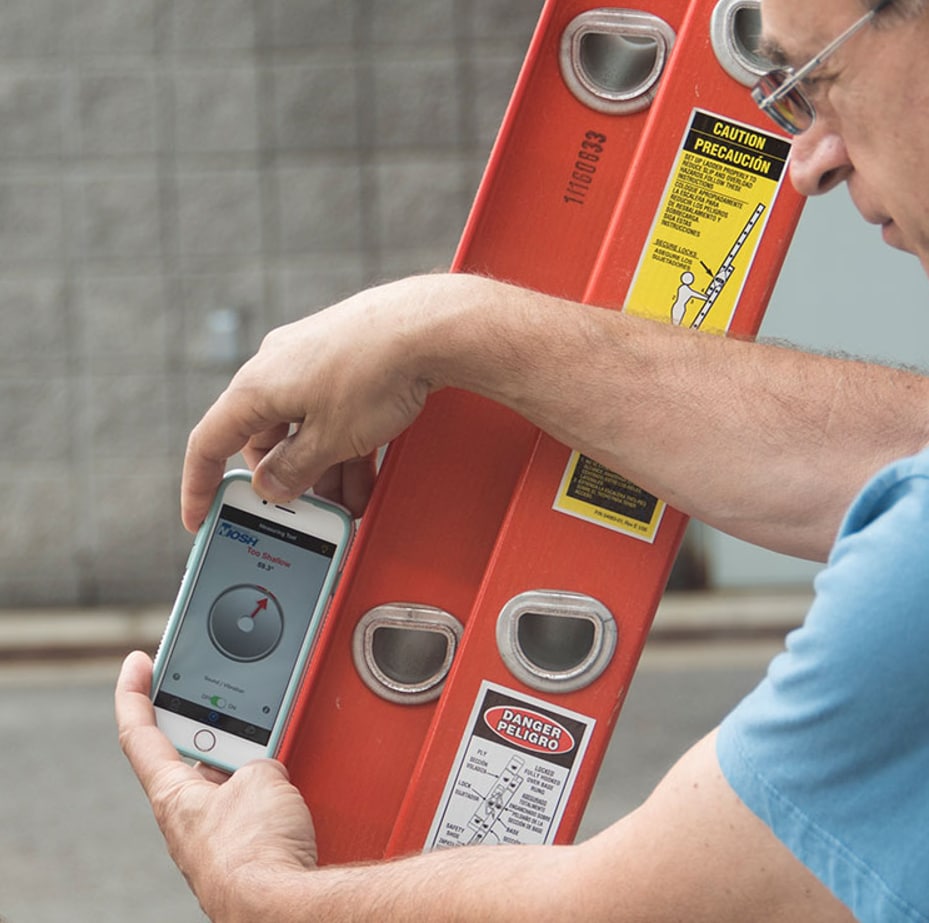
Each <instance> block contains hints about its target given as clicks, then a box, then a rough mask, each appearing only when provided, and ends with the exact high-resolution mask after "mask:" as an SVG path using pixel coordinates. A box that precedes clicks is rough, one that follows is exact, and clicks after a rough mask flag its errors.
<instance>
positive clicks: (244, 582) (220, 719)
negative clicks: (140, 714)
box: [154, 505, 336, 744]
mask: <svg viewBox="0 0 929 923" xmlns="http://www.w3.org/2000/svg"><path fill="white" fill-rule="evenodd" d="M335 552H336V545H335V544H334V543H333V542H330V541H327V540H325V539H322V538H318V537H317V536H314V535H308V534H306V533H303V532H298V531H296V530H294V529H291V528H289V527H288V526H286V525H283V524H281V523H279V522H273V521H271V520H269V519H264V518H262V517H261V516H257V515H255V514H253V513H249V512H246V511H244V510H240V509H236V508H234V507H231V506H228V505H224V506H223V507H222V508H221V510H220V513H219V518H218V520H217V523H216V526H215V528H214V530H213V533H212V535H211V537H210V543H209V546H208V548H207V549H206V552H205V554H204V556H203V559H202V562H201V567H200V572H199V575H198V577H197V581H196V585H195V586H194V588H193V591H192V592H191V595H190V599H189V601H188V605H187V609H186V611H185V613H184V617H183V621H182V623H181V626H180V629H179V630H178V633H177V635H176V637H175V641H174V646H173V648H172V650H171V652H170V654H169V656H168V661H167V664H166V666H165V668H164V671H163V674H162V680H161V684H160V687H159V689H158V690H157V692H156V695H155V700H154V701H155V705H156V706H158V707H159V708H163V709H165V710H166V711H170V712H175V713H176V714H179V715H183V716H185V717H187V718H192V719H193V720H195V721H199V722H202V723H203V724H205V725H208V726H210V727H214V728H216V729H218V730H221V731H225V732H226V733H228V734H234V735H236V736H238V737H242V738H244V739H246V740H249V741H252V742H254V743H256V744H266V743H267V742H268V740H269V738H270V735H271V728H272V726H273V724H274V721H275V719H276V717H277V713H278V710H279V709H280V707H281V703H282V701H283V698H284V694H285V692H286V690H287V684H288V682H289V680H290V676H291V673H292V672H293V669H294V665H295V664H296V661H297V658H298V656H299V654H300V649H301V646H302V644H303V641H304V638H305V636H306V633H307V630H308V629H309V628H310V622H311V620H312V618H313V614H314V611H315V609H316V605H317V602H318V599H319V595H320V592H321V591H322V588H323V586H324V585H325V582H326V577H327V575H328V573H329V570H330V568H331V566H332V562H333V556H334V555H335Z"/></svg>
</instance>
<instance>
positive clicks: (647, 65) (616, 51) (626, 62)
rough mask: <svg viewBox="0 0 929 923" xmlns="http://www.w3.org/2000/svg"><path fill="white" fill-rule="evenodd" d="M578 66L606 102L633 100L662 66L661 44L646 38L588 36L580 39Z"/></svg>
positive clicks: (609, 34)
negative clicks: (622, 99)
mask: <svg viewBox="0 0 929 923" xmlns="http://www.w3.org/2000/svg"><path fill="white" fill-rule="evenodd" d="M579 63H580V65H581V67H582V68H583V69H584V74H585V76H586V78H587V80H588V81H589V82H590V84H591V85H592V86H593V87H596V88H598V89H599V90H600V91H601V92H602V93H603V94H604V95H605V96H606V97H607V98H615V97H620V98H624V97H627V96H632V95H634V94H636V93H637V92H640V90H641V88H642V87H643V86H645V85H647V84H648V83H649V81H650V80H651V78H652V75H653V73H654V72H655V69H656V68H657V67H658V66H659V47H658V42H657V41H656V40H655V39H653V38H648V37H645V36H634V35H633V36H627V35H619V34H613V33H607V32H588V33H587V34H586V35H584V36H583V37H582V38H581V42H580V54H579Z"/></svg>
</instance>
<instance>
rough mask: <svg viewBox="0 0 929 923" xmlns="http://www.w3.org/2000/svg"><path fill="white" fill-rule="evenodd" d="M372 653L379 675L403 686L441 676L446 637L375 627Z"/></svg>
mask: <svg viewBox="0 0 929 923" xmlns="http://www.w3.org/2000/svg"><path fill="white" fill-rule="evenodd" d="M371 654H372V657H373V659H374V662H375V663H376V664H377V666H378V669H380V670H381V672H382V673H383V674H384V675H385V676H387V677H389V678H390V679H392V680H393V681H394V682H395V683H399V684H401V685H403V686H420V685H422V684H423V683H426V682H428V681H429V680H430V679H433V678H436V679H437V678H438V677H440V676H441V675H442V674H443V672H444V669H445V666H446V664H447V661H448V638H447V636H446V635H445V634H443V633H442V632H439V631H430V630H428V629H420V628H394V627H392V626H378V627H377V628H376V629H375V630H374V634H373V636H372V638H371Z"/></svg>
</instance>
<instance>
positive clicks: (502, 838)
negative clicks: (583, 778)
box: [425, 681, 595, 850]
mask: <svg viewBox="0 0 929 923" xmlns="http://www.w3.org/2000/svg"><path fill="white" fill-rule="evenodd" d="M594 724H595V720H594V719H593V718H589V717H587V716H585V715H579V714H577V713H576V712H572V711H567V710H566V709H561V708H557V707H555V706H553V705H552V704H551V703H549V702H543V701H541V700H539V699H534V698H532V697H531V696H526V695H523V694H521V693H518V692H514V691H512V690H510V689H506V688H504V687H502V686H497V685H495V684H493V683H488V682H486V681H485V682H484V683H482V684H481V688H480V691H479V693H478V696H477V700H476V701H475V703H474V708H473V709H472V710H471V716H470V717H469V719H468V724H467V728H466V731H465V736H464V738H463V739H462V741H461V744H460V745H459V747H458V753H457V754H456V756H455V762H454V764H453V765H452V770H451V773H450V775H449V778H448V781H447V782H446V785H445V791H444V792H443V794H442V800H441V801H440V802H439V807H438V810H437V811H436V815H435V817H434V818H433V821H432V827H431V828H430V830H429V836H428V838H427V840H426V846H425V848H426V849H427V850H429V849H436V848H440V847H446V846H466V845H469V844H474V843H519V844H525V845H530V844H539V843H551V842H553V841H554V838H555V834H556V833H557V832H558V826H559V824H560V822H561V817H562V815H563V814H564V810H565V807H566V805H567V801H568V796H569V795H570V793H571V789H572V788H573V786H574V781H575V779H576V777H577V773H578V771H579V769H580V767H581V764H582V763H583V759H584V752H585V751H586V749H587V743H588V741H589V739H590V734H591V731H592V730H593V727H594Z"/></svg>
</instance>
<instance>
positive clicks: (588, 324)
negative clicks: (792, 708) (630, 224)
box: [434, 280, 929, 560]
mask: <svg viewBox="0 0 929 923" xmlns="http://www.w3.org/2000/svg"><path fill="white" fill-rule="evenodd" d="M467 303H468V304H469V305H470V308H469V309H468V310H466V311H465V312H463V313H462V314H461V315H460V316H459V317H458V318H457V324H456V327H455V329H454V330H453V331H452V330H445V331H444V332H443V346H442V349H441V350H439V351H437V353H436V356H435V360H434V361H436V363H437V365H438V370H437V374H436V377H437V379H438V380H440V381H441V382H442V383H447V384H451V385H455V386H458V387H464V388H467V389H469V390H473V391H475V392H478V393H481V394H483V395H485V396H487V397H490V398H492V399H494V400H497V401H500V402H501V403H504V404H506V405H507V406H509V407H511V408H512V409H513V410H515V411H517V412H518V413H520V414H521V415H523V416H525V417H527V418H528V419H530V420H531V421H532V422H534V423H535V424H536V425H538V426H539V427H540V428H541V429H543V430H545V431H546V432H548V433H550V434H551V435H552V436H554V437H556V438H558V439H560V440H561V441H563V442H565V443H567V444H568V445H571V446H572V447H574V448H577V449H580V450H581V451H583V452H585V453H586V454H588V455H590V456H591V457H593V458H595V459H597V460H598V461H600V462H602V463H603V464H605V465H607V466H608V467H610V468H613V469H615V470H616V471H618V472H619V473H621V474H623V475H624V476H625V477H628V478H630V479H632V480H633V481H635V482H636V483H638V484H639V485H640V486H642V487H643V488H645V489H647V490H649V491H651V492H652V493H655V494H656V495H658V496H660V497H661V498H662V499H664V500H667V501H668V502H669V503H671V504H672V505H674V506H676V507H678V508H679V509H681V510H683V511H684V512H686V513H689V514H691V515H694V516H696V517H698V518H699V519H701V520H703V521H705V522H707V523H709V524H711V525H713V526H716V527H718V528H720V529H722V530H724V531H726V532H729V533H731V534H733V535H736V536H738V537H740V538H743V539H746V540H748V541H752V542H755V543H757V544H761V545H764V546H767V547H770V548H773V549H775V550H777V551H782V552H785V553H789V554H795V555H800V556H805V557H810V558H813V559H820V560H821V559H823V558H824V557H825V555H826V554H827V553H828V549H829V547H830V545H831V543H832V539H833V537H834V535H835V531H836V529H837V527H838V524H839V521H840V519H841V516H842V514H843V513H844V510H845V508H846V507H847V505H848V504H849V502H850V501H851V499H852V498H853V496H854V495H855V493H856V492H857V491H858V489H859V488H860V487H861V485H862V484H863V483H864V481H865V480H867V478H868V477H869V476H870V475H871V474H873V473H874V471H876V470H877V469H878V468H879V467H880V466H881V465H883V464H885V463H887V462H889V461H890V460H892V459H894V458H897V457H900V456H902V455H906V454H909V453H912V452H914V451H917V450H919V449H920V448H921V447H922V446H924V445H925V444H926V443H927V442H929V378H927V377H924V376H920V375H916V374H914V373H911V372H907V371H903V370H897V369H891V368H887V367H882V366H877V365H873V364H869V363H865V362H859V361H851V360H845V359H838V358H831V357H825V356H818V355H812V354H809V353H804V352H801V351H799V350H792V349H788V348H783V347H778V346H773V345H763V344H756V343H747V342H740V341H735V340H731V339H730V340H726V339H724V338H722V337H718V336H713V335H709V334H703V333H698V332H694V331H689V330H681V329H678V328H673V327H671V326H670V325H664V324H658V323H655V322H652V321H647V320H641V319H638V318H634V317H630V316H628V315H624V314H621V313H619V312H616V311H608V310H603V309H599V308H591V307H586V306H578V305H574V304H570V303H567V302H563V301H560V300H558V299H554V298H549V297H546V296H542V295H538V294H535V293H531V292H526V291H524V290H521V289H518V288H513V287H509V286H501V285H499V284H498V283H493V282H490V281H489V280H474V287H473V289H472V291H471V293H470V297H469V300H468V301H467ZM888 408H892V410H888Z"/></svg>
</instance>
